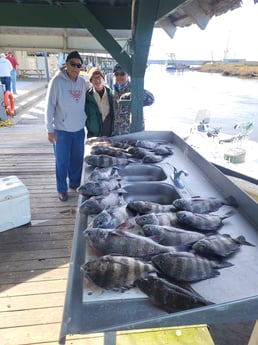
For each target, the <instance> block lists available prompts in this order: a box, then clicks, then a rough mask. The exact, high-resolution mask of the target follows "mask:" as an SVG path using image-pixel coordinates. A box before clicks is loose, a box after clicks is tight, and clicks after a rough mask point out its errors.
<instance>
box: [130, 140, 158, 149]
mask: <svg viewBox="0 0 258 345" xmlns="http://www.w3.org/2000/svg"><path fill="white" fill-rule="evenodd" d="M158 144H159V143H157V142H153V141H149V140H136V141H135V144H134V145H135V146H136V147H142V148H144V149H154V148H155V147H157V145H158Z"/></svg>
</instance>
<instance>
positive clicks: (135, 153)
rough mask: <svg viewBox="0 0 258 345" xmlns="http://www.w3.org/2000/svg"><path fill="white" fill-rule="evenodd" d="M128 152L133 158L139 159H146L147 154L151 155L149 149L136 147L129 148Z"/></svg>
mask: <svg viewBox="0 0 258 345" xmlns="http://www.w3.org/2000/svg"><path fill="white" fill-rule="evenodd" d="M127 151H128V153H130V154H131V157H132V158H138V159H141V158H144V157H145V156H146V155H147V154H149V153H150V151H149V150H147V149H144V148H142V147H134V146H130V147H128V149H127Z"/></svg>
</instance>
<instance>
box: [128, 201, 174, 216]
mask: <svg viewBox="0 0 258 345" xmlns="http://www.w3.org/2000/svg"><path fill="white" fill-rule="evenodd" d="M127 208H129V209H130V210H132V211H135V212H137V213H139V214H146V213H162V212H174V211H175V210H176V209H175V207H174V206H173V205H163V204H159V203H157V202H152V201H144V200H133V201H129V202H128V203H127Z"/></svg>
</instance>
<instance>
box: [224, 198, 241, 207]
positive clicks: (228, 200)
mask: <svg viewBox="0 0 258 345" xmlns="http://www.w3.org/2000/svg"><path fill="white" fill-rule="evenodd" d="M224 203H225V205H229V206H233V207H238V203H237V201H236V199H235V198H234V197H233V196H232V195H230V196H228V197H226V198H225V200H224Z"/></svg>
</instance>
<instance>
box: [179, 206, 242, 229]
mask: <svg viewBox="0 0 258 345" xmlns="http://www.w3.org/2000/svg"><path fill="white" fill-rule="evenodd" d="M234 214H235V212H234V211H229V212H227V213H226V214H224V215H223V216H219V215H216V214H202V213H193V212H190V211H178V212H176V216H177V218H178V221H179V223H180V224H184V225H187V226H191V227H192V228H195V229H197V230H201V231H213V230H218V229H219V228H221V226H222V225H223V220H224V219H226V218H228V217H231V216H233V215H234Z"/></svg>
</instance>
